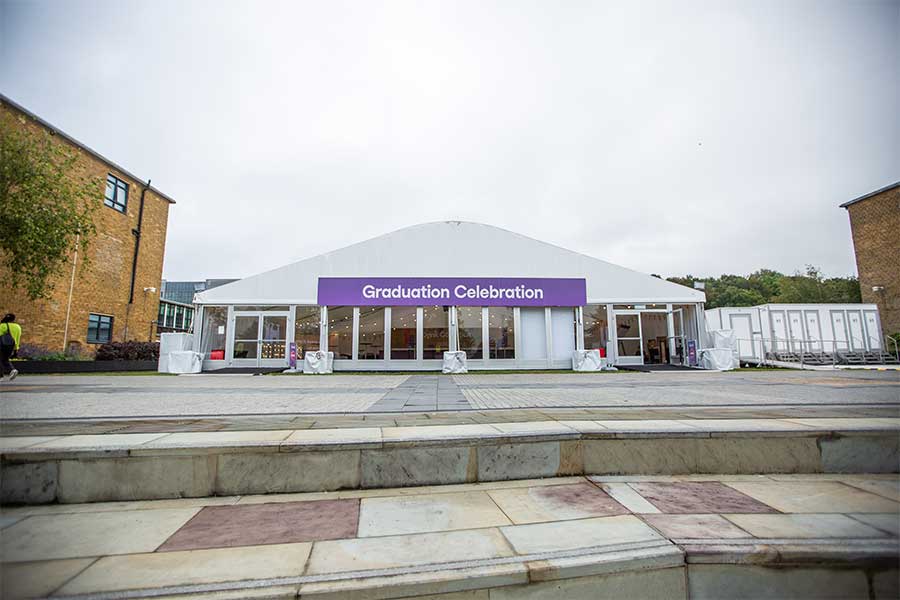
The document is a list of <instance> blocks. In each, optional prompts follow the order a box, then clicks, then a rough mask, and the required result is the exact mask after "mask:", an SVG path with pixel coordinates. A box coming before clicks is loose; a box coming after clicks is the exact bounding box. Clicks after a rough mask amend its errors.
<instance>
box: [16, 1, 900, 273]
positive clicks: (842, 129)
mask: <svg viewBox="0 0 900 600" xmlns="http://www.w3.org/2000/svg"><path fill="white" fill-rule="evenodd" d="M0 7H2V8H0V10H2V14H0V45H2V46H0V90H2V92H3V93H4V94H6V95H7V96H9V97H10V98H12V99H13V100H15V101H17V102H19V103H20V104H22V105H24V106H25V107H26V108H28V109H30V110H31V111H33V112H35V113H37V114H38V115H40V116H41V117H43V118H44V119H46V120H48V121H49V122H51V123H53V124H54V125H56V126H57V127H59V128H60V129H62V130H63V131H65V132H66V133H69V134H70V135H72V136H74V137H75V138H76V139H78V140H80V141H82V142H83V143H85V144H86V145H88V146H90V147H92V148H94V149H95V150H97V151H99V152H100V153H102V154H104V155H106V156H107V157H109V158H111V159H112V160H114V161H116V162H117V163H119V164H121V165H122V166H123V167H125V168H126V169H128V170H130V171H131V172H133V173H135V174H136V175H138V176H139V177H142V178H144V179H146V178H151V179H152V180H153V185H154V186H155V187H157V188H159V189H160V190H162V191H164V192H165V193H167V194H169V195H170V196H172V197H173V198H174V199H175V200H177V202H178V203H177V204H176V205H175V206H173V207H171V210H170V213H169V230H168V241H167V248H166V260H165V268H164V277H165V278H167V279H204V278H207V277H240V276H246V275H250V274H253V273H256V272H260V271H263V270H267V269H270V268H274V267H277V266H280V265H282V264H285V263H287V262H291V261H294V260H298V259H301V258H305V257H307V256H312V255H314V254H318V253H321V252H325V251H329V250H333V249H336V248H339V247H342V246H345V245H347V244H350V243H353V242H356V241H359V240H361V239H365V238H369V237H373V236H376V235H379V234H381V233H386V232H388V231H392V230H395V229H399V228H402V227H405V226H408V225H412V224H416V223H421V222H425V221H435V220H447V219H453V220H456V219H461V220H471V221H479V222H483V223H488V224H492V225H497V226H500V227H504V228H506V229H510V230H513V231H516V232H519V233H523V234H525V235H529V236H532V237H535V238H538V239H541V240H545V241H548V242H551V243H555V244H559V245H561V246H564V247H567V248H571V249H573V250H577V251H580V252H584V253H586V254H590V255H593V256H596V257H598V258H603V259H606V260H609V261H612V262H615V263H618V264H621V265H624V266H628V267H631V268H634V269H638V270H640V271H644V272H648V273H649V272H653V273H660V274H663V275H664V276H669V275H678V274H686V273H692V274H695V275H718V274H721V273H723V272H729V273H749V272H751V271H754V270H756V269H759V268H761V267H767V268H774V269H779V270H782V271H785V272H794V271H795V270H798V269H802V268H803V266H804V265H805V264H807V263H812V264H814V265H818V266H820V267H822V268H823V269H824V271H825V272H826V274H828V275H846V274H851V273H854V274H855V272H856V266H855V263H854V260H853V251H852V242H851V238H850V228H849V223H848V218H847V213H846V211H845V210H844V209H840V208H838V205H839V204H840V203H842V202H845V201H847V200H849V199H851V198H854V197H856V196H859V195H862V194H864V193H867V192H870V191H872V190H875V189H877V188H880V187H882V186H885V185H887V184H889V183H893V182H895V181H897V180H898V179H900V110H898V107H900V0H897V1H883V2H874V1H834V2H832V1H825V0H812V1H809V2H806V1H786V0H775V1H763V0H747V1H744V2H728V1H721V0H715V1H709V2H685V1H678V2H632V1H628V2H625V1H622V2H601V1H595V2H576V1H572V0H567V1H565V2H553V1H550V0H547V1H544V2H524V1H522V0H510V1H507V2H487V1H484V0H479V1H475V2H460V1H453V2H451V1H445V2H436V1H424V0H416V1H410V2H372V1H368V0H357V1H354V2H337V1H334V0H328V1H324V0H323V1H320V2H284V3H279V2H223V1H216V2H195V1H184V0H181V1H174V2H166V1H159V0H153V1H146V2H136V1H124V2H123V1H114V2H93V1H91V2H85V1H76V0H69V1H64V0H58V1H55V2H38V1H31V0H29V1H13V2H10V1H8V0H0ZM447 251H448V253H452V249H448V250H447Z"/></svg>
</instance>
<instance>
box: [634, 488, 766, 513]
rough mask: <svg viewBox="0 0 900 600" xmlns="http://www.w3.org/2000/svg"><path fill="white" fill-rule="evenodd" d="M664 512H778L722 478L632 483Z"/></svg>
mask: <svg viewBox="0 0 900 600" xmlns="http://www.w3.org/2000/svg"><path fill="white" fill-rule="evenodd" d="M629 485H630V486H631V487H632V488H633V489H634V490H635V491H636V492H637V493H638V494H640V495H641V496H643V497H644V498H645V499H646V500H647V501H648V502H650V503H651V504H653V506H655V507H656V508H658V509H659V510H660V511H661V512H663V513H680V514H711V513H774V512H778V511H777V510H775V509H774V508H772V507H771V506H769V505H768V504H763V503H762V502H760V501H759V500H755V499H753V498H751V497H750V496H748V495H746V494H742V493H741V492H739V491H737V490H735V489H733V488H730V487H728V486H727V485H724V484H721V483H718V482H711V481H710V482H671V483H669V482H666V483H660V482H655V483H651V482H642V483H631V484H629Z"/></svg>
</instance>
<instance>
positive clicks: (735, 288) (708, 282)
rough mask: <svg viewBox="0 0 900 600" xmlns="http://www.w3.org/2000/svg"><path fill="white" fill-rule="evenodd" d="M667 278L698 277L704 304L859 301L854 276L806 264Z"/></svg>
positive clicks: (685, 279)
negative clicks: (801, 268)
mask: <svg viewBox="0 0 900 600" xmlns="http://www.w3.org/2000/svg"><path fill="white" fill-rule="evenodd" d="M668 280H669V281H672V282H675V283H680V284H681V285H686V286H688V287H694V282H695V281H701V282H703V283H704V284H705V286H706V289H705V292H706V307H707V308H717V307H720V306H756V305H757V304H766V303H767V302H791V303H794V302H797V303H832V302H835V303H853V302H862V297H861V295H860V291H859V280H858V279H857V278H856V277H832V278H829V279H826V278H824V277H822V273H821V271H819V269H817V268H816V267H813V266H812V265H807V267H806V273H803V274H801V273H795V274H794V275H784V274H782V273H779V272H778V271H772V270H770V269H760V270H759V271H756V272H755V273H751V274H750V275H747V276H743V275H722V276H720V277H702V278H701V277H694V276H693V275H687V276H685V277H669V278H668Z"/></svg>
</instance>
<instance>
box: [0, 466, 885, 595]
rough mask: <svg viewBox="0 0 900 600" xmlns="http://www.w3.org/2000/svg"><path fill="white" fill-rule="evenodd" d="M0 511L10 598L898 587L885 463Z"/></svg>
mask: <svg viewBox="0 0 900 600" xmlns="http://www.w3.org/2000/svg"><path fill="white" fill-rule="evenodd" d="M2 519H3V521H2V527H3V535H2V544H0V545H2V557H0V558H2V563H3V564H2V577H0V579H2V582H3V583H2V585H3V590H2V595H3V597H4V598H9V599H15V598H28V597H47V596H52V597H53V598H69V599H72V600H74V599H76V598H77V599H79V600H87V599H89V598H90V599H92V600H97V599H99V598H104V599H115V598H180V599H184V598H187V597H192V598H209V599H213V598H215V599H218V600H221V599H223V598H225V599H230V598H235V599H237V598H283V599H288V598H297V597H300V598H314V599H322V600H324V599H332V598H334V599H338V598H340V599H346V598H349V599H351V600H352V599H364V598H365V599H374V598H381V599H391V598H420V599H424V598H430V599H435V598H441V599H442V600H491V599H493V600H508V599H512V598H576V599H577V598H641V599H651V598H672V599H679V598H681V599H685V600H686V599H687V598H690V599H691V600H697V599H707V598H723V597H728V598H875V599H876V600H881V599H887V598H892V599H893V598H897V597H898V593H900V590H898V581H900V573H898V562H900V539H898V536H900V525H898V524H900V478H898V477H897V476H891V475H815V474H797V475H771V476H764V475H756V476H748V475H710V476H696V475H694V476H683V477H677V476H604V477H589V478H586V477H567V478H554V479H543V480H520V481H507V482H491V483H480V484H464V485H456V486H433V487H423V488H395V489H380V490H350V491H343V492H330V493H307V494H289V495H267V496H242V497H237V496H232V497H226V498H221V497H213V498H197V499H179V500H160V501H149V502H148V501H143V502H126V503H93V504H69V505H51V506H24V507H18V508H5V509H4V510H3V513H2ZM441 594H445V595H441Z"/></svg>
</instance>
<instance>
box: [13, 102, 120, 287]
mask: <svg viewBox="0 0 900 600" xmlns="http://www.w3.org/2000/svg"><path fill="white" fill-rule="evenodd" d="M77 159H78V154H77V152H76V151H75V150H74V149H72V148H70V147H69V146H67V145H66V144H63V143H54V142H53V138H52V136H51V135H50V134H49V133H47V132H44V131H41V132H40V133H31V132H29V131H28V130H26V128H25V127H24V125H23V123H20V122H18V121H17V119H16V118H15V117H13V116H12V115H10V114H8V113H2V114H0V206H2V207H3V208H2V211H0V263H2V264H3V265H4V266H5V267H6V268H7V269H8V270H9V272H10V273H11V274H12V277H10V278H9V281H10V283H12V284H13V285H14V286H15V287H19V288H23V289H24V290H25V291H26V292H27V294H28V297H29V298H31V299H32V300H35V299H37V298H46V297H47V296H49V295H50V292H51V291H52V290H53V282H54V280H55V279H56V277H58V276H59V275H60V274H61V272H62V271H63V267H64V266H65V264H66V262H67V260H68V256H69V252H70V251H71V250H73V249H74V248H75V247H76V246H78V247H80V248H81V250H82V251H84V250H86V249H87V247H88V244H89V243H90V240H91V237H93V235H94V233H95V228H94V223H93V221H92V219H91V205H92V201H93V202H96V200H97V198H102V194H103V182H102V180H101V179H99V178H97V177H87V176H83V175H81V174H79V172H78V170H77V169H76V161H77ZM82 264H84V263H82Z"/></svg>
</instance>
